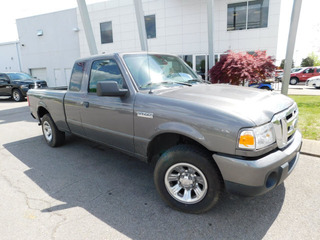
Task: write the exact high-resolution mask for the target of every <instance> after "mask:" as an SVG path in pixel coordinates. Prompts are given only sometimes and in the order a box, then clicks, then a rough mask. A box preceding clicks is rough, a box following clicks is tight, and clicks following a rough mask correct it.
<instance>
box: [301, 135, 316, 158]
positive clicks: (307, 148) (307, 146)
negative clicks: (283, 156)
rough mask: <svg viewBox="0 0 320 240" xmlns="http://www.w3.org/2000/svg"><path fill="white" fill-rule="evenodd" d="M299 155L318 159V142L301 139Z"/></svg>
mask: <svg viewBox="0 0 320 240" xmlns="http://www.w3.org/2000/svg"><path fill="white" fill-rule="evenodd" d="M301 154H305V155H309V156H313V157H320V141H316V140H309V139H303V140H302V148H301Z"/></svg>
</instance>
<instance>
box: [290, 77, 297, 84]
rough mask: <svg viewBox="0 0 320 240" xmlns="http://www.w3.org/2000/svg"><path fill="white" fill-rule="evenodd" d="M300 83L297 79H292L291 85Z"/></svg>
mask: <svg viewBox="0 0 320 240" xmlns="http://www.w3.org/2000/svg"><path fill="white" fill-rule="evenodd" d="M298 82H299V79H298V78H296V77H293V78H290V82H289V83H290V84H291V85H296V84H297V83H298Z"/></svg>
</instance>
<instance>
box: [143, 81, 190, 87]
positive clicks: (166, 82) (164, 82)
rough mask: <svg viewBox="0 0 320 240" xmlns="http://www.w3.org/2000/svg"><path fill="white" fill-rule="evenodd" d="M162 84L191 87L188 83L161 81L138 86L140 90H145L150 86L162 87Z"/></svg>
mask: <svg viewBox="0 0 320 240" xmlns="http://www.w3.org/2000/svg"><path fill="white" fill-rule="evenodd" d="M162 84H179V85H185V86H189V87H191V86H192V84H190V83H188V82H179V81H162V82H150V83H148V84H146V85H143V86H140V87H141V88H147V87H150V86H152V85H162Z"/></svg>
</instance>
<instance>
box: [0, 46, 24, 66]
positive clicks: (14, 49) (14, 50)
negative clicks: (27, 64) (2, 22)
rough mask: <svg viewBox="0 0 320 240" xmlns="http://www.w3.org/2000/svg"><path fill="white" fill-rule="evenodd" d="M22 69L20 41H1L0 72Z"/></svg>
mask: <svg viewBox="0 0 320 240" xmlns="http://www.w3.org/2000/svg"><path fill="white" fill-rule="evenodd" d="M19 71H21V61H20V52H19V42H6V43H0V72H19Z"/></svg>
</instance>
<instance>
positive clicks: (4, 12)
mask: <svg viewBox="0 0 320 240" xmlns="http://www.w3.org/2000/svg"><path fill="white" fill-rule="evenodd" d="M102 1H103V0H86V3H87V4H92V3H96V2H102ZM182 1H183V0H182ZM195 1H198V0H195ZM276 1H277V0H276ZM292 3H293V0H282V7H283V9H282V12H281V14H282V16H281V17H282V18H283V19H284V22H285V24H283V25H284V26H283V31H282V30H281V31H280V32H279V34H280V37H281V43H282V46H279V49H280V50H281V51H282V52H281V54H283V56H285V49H286V42H287V38H288V37H287V35H288V29H289V22H290V15H291V10H292ZM75 7H77V0H51V1H48V0H8V1H1V3H0V31H1V34H0V43H3V42H11V41H16V40H18V33H17V27H16V19H19V18H25V17H30V16H34V15H40V14H45V13H50V12H55V11H60V10H65V9H70V8H75ZM319 9H320V1H319V0H302V8H301V13H300V20H299V27H298V35H297V39H296V45H295V46H296V47H295V52H294V59H295V63H296V65H298V64H300V62H301V59H302V58H305V57H307V56H308V54H309V53H311V52H312V51H313V52H315V53H318V55H320V17H319Z"/></svg>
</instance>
